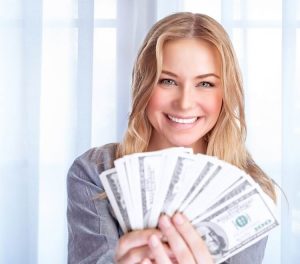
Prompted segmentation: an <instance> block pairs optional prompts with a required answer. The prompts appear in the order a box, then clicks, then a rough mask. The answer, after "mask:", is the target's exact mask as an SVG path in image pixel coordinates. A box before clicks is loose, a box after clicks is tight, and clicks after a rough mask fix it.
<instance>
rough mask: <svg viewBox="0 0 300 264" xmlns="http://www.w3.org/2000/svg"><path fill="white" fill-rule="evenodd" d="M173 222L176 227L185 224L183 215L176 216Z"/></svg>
mask: <svg viewBox="0 0 300 264" xmlns="http://www.w3.org/2000/svg"><path fill="white" fill-rule="evenodd" d="M173 221H174V223H175V224H176V225H182V224H183V222H184V219H183V216H182V215H181V214H175V216H174V217H173Z"/></svg>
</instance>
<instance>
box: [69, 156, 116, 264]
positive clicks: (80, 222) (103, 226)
mask: <svg viewBox="0 0 300 264" xmlns="http://www.w3.org/2000/svg"><path fill="white" fill-rule="evenodd" d="M91 157H92V156H91V153H87V154H85V155H83V156H81V157H79V158H78V159H76V160H75V161H74V163H73V165H72V166H71V168H70V170H69V173H68V177H67V194H68V204H67V219H68V234H69V237H68V263H69V264H72V263H76V264H79V263H81V264H86V263H93V264H95V263H98V264H99V263H114V261H113V259H114V254H115V247H116V244H117V241H118V237H119V235H118V227H117V223H116V221H115V219H114V218H113V217H112V215H111V213H110V210H109V203H108V200H107V199H104V200H101V199H99V198H97V195H99V193H101V192H103V188H102V185H101V183H100V180H99V177H98V175H99V173H100V172H101V166H99V165H97V163H96V161H95V160H96V159H95V160H94V159H93V158H91Z"/></svg>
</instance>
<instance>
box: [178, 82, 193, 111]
mask: <svg viewBox="0 0 300 264" xmlns="http://www.w3.org/2000/svg"><path fill="white" fill-rule="evenodd" d="M176 103H177V107H179V108H180V109H182V110H188V109H190V108H193V107H194V105H195V94H194V91H193V87H191V86H188V85H185V86H182V87H180V92H179V93H178V98H177V101H176Z"/></svg>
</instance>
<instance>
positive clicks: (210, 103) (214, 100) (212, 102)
mask: <svg viewBox="0 0 300 264" xmlns="http://www.w3.org/2000/svg"><path fill="white" fill-rule="evenodd" d="M222 102H223V99H222V95H216V96H210V97H209V98H206V100H205V103H204V108H205V111H206V112H208V113H211V114H215V115H219V113H220V111H221V108H222Z"/></svg>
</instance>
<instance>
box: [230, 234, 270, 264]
mask: <svg viewBox="0 0 300 264" xmlns="http://www.w3.org/2000/svg"><path fill="white" fill-rule="evenodd" d="M267 240H268V238H267V237H266V238H263V239H262V240H260V241H258V242H257V243H255V244H253V245H252V246H250V247H248V248H246V249H244V250H243V251H241V252H240V253H238V254H236V255H234V256H232V257H231V258H230V259H228V260H227V261H225V263H226V264H227V263H228V264H261V263H262V261H263V258H264V254H265V248H266V244H267Z"/></svg>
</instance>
